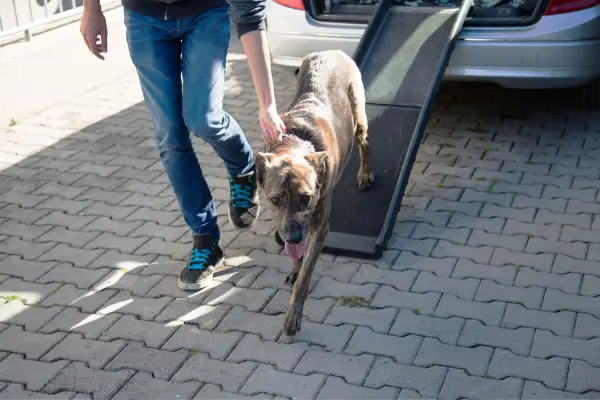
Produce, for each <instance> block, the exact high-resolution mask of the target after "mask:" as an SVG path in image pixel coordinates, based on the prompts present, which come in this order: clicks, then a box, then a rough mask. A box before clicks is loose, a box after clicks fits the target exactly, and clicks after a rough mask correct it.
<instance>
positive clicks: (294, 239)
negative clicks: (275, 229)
mask: <svg viewBox="0 0 600 400" xmlns="http://www.w3.org/2000/svg"><path fill="white" fill-rule="evenodd" d="M287 242H288V243H289V244H298V243H301V242H302V232H301V231H299V230H298V231H292V232H290V237H289V238H288V240H287Z"/></svg>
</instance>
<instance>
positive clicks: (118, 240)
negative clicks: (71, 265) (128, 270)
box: [85, 232, 150, 253]
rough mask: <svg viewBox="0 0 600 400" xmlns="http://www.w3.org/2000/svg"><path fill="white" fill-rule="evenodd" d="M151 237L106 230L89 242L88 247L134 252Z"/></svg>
mask: <svg viewBox="0 0 600 400" xmlns="http://www.w3.org/2000/svg"><path fill="white" fill-rule="evenodd" d="M149 239H150V238H148V237H139V238H133V237H123V236H117V235H115V234H114V233H110V232H104V233H102V234H101V235H100V236H98V237H97V238H95V239H94V240H92V241H91V242H90V243H88V244H87V245H86V246H85V248H86V249H91V250H94V249H112V250H117V251H120V252H122V253H133V252H135V250H137V249H138V248H140V247H141V246H142V245H143V244H144V243H146V242H147V241H148V240H149Z"/></svg>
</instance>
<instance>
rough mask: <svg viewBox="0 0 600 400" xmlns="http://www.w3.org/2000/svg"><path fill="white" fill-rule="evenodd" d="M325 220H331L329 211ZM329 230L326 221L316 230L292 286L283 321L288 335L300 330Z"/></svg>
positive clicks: (284, 329)
mask: <svg viewBox="0 0 600 400" xmlns="http://www.w3.org/2000/svg"><path fill="white" fill-rule="evenodd" d="M325 221H329V214H328V213H327V219H326V220H325ZM328 232H329V223H328V222H325V223H324V224H323V225H322V226H321V228H320V229H318V230H317V231H315V237H312V238H310V239H309V240H310V241H309V243H308V249H307V252H306V256H305V257H304V262H303V263H302V267H301V268H300V271H299V273H298V277H297V279H296V282H295V283H294V287H293V288H292V297H291V299H290V305H289V306H288V309H287V313H286V315H285V321H284V323H283V331H284V333H285V334H286V335H287V336H294V335H295V334H296V333H298V332H299V331H300V328H301V325H302V314H303V312H304V302H305V301H306V298H307V297H308V287H309V284H310V279H311V277H312V273H313V270H314V268H315V264H316V263H317V260H318V258H319V254H321V250H322V249H323V244H324V243H325V237H326V236H327V233H328Z"/></svg>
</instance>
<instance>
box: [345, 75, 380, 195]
mask: <svg viewBox="0 0 600 400" xmlns="http://www.w3.org/2000/svg"><path fill="white" fill-rule="evenodd" d="M357 81H358V83H350V86H349V88H348V98H349V99H350V106H351V107H352V117H353V118H354V137H355V138H356V142H357V144H358V153H359V156H360V167H359V169H358V175H357V177H356V183H357V185H358V188H359V189H360V190H365V189H366V188H368V187H369V186H371V184H372V183H373V180H374V179H375V176H374V175H373V173H372V172H371V165H370V151H369V134H368V127H369V124H368V120H367V112H366V110H365V89H364V87H363V84H362V81H361V80H360V78H359V79H357Z"/></svg>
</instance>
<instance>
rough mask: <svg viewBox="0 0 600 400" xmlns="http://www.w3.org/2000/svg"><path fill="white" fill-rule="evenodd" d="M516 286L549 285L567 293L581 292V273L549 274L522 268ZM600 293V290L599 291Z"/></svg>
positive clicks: (548, 286)
mask: <svg viewBox="0 0 600 400" xmlns="http://www.w3.org/2000/svg"><path fill="white" fill-rule="evenodd" d="M514 284H515V286H520V287H532V286H538V287H547V288H554V289H560V290H562V291H563V292H566V293H573V294H577V293H579V286H580V285H581V275H579V274H560V275H559V274H549V273H547V272H538V271H534V270H532V269H529V268H520V269H519V273H518V274H517V279H515V283H514ZM599 294H600V292H599Z"/></svg>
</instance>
